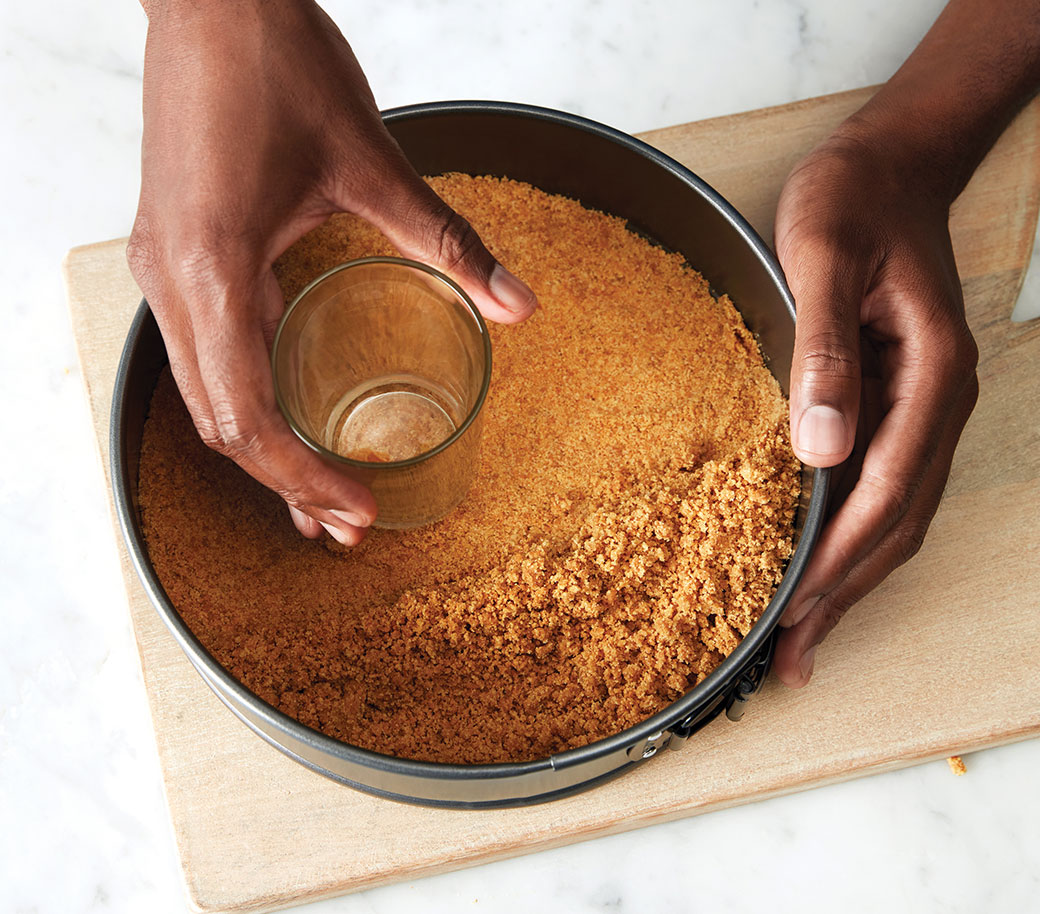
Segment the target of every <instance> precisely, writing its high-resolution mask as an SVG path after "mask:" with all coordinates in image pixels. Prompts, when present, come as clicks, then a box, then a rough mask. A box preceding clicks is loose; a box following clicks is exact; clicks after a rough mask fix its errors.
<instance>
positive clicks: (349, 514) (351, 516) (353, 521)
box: [329, 508, 372, 527]
mask: <svg viewBox="0 0 1040 914" xmlns="http://www.w3.org/2000/svg"><path fill="white" fill-rule="evenodd" d="M329 514H331V515H332V516H333V517H338V518H339V519H340V520H341V521H343V523H345V524H350V525H351V526H354V527H367V526H369V525H370V524H371V523H372V521H370V520H369V519H368V518H367V517H362V516H361V515H360V514H355V513H354V512H353V511H337V510H335V509H333V508H329Z"/></svg>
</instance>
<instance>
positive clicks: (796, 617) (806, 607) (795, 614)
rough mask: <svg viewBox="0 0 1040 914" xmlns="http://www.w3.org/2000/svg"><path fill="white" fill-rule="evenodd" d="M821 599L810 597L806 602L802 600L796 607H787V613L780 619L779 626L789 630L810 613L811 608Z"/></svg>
mask: <svg viewBox="0 0 1040 914" xmlns="http://www.w3.org/2000/svg"><path fill="white" fill-rule="evenodd" d="M820 599H821V597H820V596H816V597H810V598H809V599H808V600H802V602H801V603H799V604H798V605H797V606H793V607H792V606H789V607H788V608H787V611H786V612H785V613H784V614H783V617H782V618H781V619H780V624H781V625H782V626H783V627H784V628H790V627H791V626H792V625H797V624H798V623H799V622H801V621H802V619H804V618H805V617H806V616H807V615H809V613H810V612H812V608H813V607H814V606H815V605H816V604H817V603H819V602H820Z"/></svg>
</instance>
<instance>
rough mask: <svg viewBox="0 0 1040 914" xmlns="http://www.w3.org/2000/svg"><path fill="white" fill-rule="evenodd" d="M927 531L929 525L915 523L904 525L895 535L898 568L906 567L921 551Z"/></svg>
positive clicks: (894, 548)
mask: <svg viewBox="0 0 1040 914" xmlns="http://www.w3.org/2000/svg"><path fill="white" fill-rule="evenodd" d="M927 530H928V525H927V524H922V523H913V524H904V525H902V526H901V527H900V528H899V529H898V530H896V531H895V532H894V533H893V550H894V554H895V559H896V564H897V567H898V566H899V565H905V564H906V563H907V562H909V561H910V559H912V558H913V557H914V556H915V555H917V553H918V552H920V551H921V546H923V545H924V537H925V533H926V532H927Z"/></svg>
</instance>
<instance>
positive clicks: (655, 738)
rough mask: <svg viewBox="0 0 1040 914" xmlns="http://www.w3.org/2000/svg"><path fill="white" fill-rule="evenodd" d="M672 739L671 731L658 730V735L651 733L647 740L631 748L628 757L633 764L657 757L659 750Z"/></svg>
mask: <svg viewBox="0 0 1040 914" xmlns="http://www.w3.org/2000/svg"><path fill="white" fill-rule="evenodd" d="M671 738H672V734H671V731H669V730H658V731H657V732H656V733H651V734H650V735H649V736H648V737H647V738H646V739H644V740H640V741H639V742H638V743H636V744H635V745H634V746H630V747H629V749H628V757H629V758H630V759H632V761H633V762H638V761H641V760H642V759H645V758H650V757H652V756H654V755H657V752H658V750H660V749H663V748H664V747H665V746H667V745H668V742H669V740H671Z"/></svg>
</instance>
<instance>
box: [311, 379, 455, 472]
mask: <svg viewBox="0 0 1040 914" xmlns="http://www.w3.org/2000/svg"><path fill="white" fill-rule="evenodd" d="M451 399H453V398H451V397H450V395H449V394H448V392H447V391H444V390H442V389H441V388H440V386H439V385H437V384H435V383H434V382H432V381H428V380H427V379H425V378H418V377H415V376H411V375H409V376H394V377H388V378H379V379H376V380H374V381H368V382H366V383H365V384H363V385H360V386H359V387H356V388H354V389H353V390H350V391H348V392H347V393H346V394H344V395H343V397H341V398H340V400H339V402H338V403H337V404H336V406H335V407H334V408H333V410H332V413H331V415H330V416H329V421H328V424H327V425H326V436H325V437H326V441H325V447H327V448H328V449H329V450H330V451H334V452H335V453H337V454H339V455H341V456H343V457H348V458H350V459H351V460H361V461H365V462H368V463H389V462H390V461H393V460H408V459H410V458H412V457H417V456H419V455H420V454H423V453H425V452H426V451H430V450H432V449H433V448H435V447H437V445H439V444H440V443H441V442H442V441H445V440H446V439H447V438H449V437H451V435H452V434H454V432H455V428H456V426H455V423H454V421H452V418H451V416H450V415H449V413H448V410H447V409H446V408H445V406H444V405H442V403H444V402H445V401H448V402H450V401H451Z"/></svg>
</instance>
